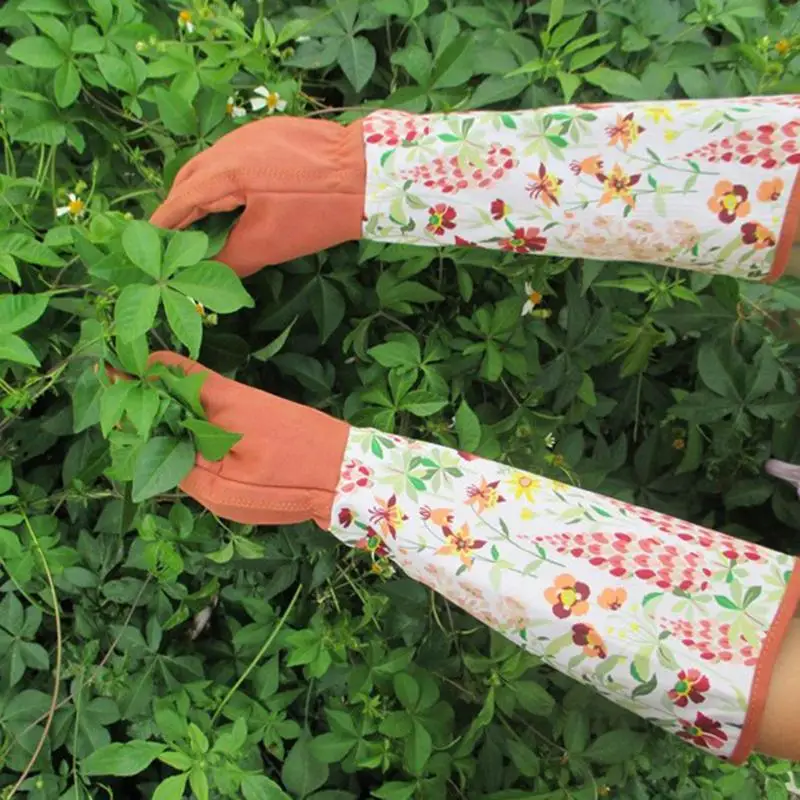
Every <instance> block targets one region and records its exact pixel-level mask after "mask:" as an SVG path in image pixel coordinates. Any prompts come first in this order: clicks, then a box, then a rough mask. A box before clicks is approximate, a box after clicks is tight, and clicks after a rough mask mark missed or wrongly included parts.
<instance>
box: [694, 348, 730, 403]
mask: <svg viewBox="0 0 800 800" xmlns="http://www.w3.org/2000/svg"><path fill="white" fill-rule="evenodd" d="M697 371H698V373H699V374H700V379H701V380H702V381H703V383H704V384H705V385H706V386H707V387H708V388H709V389H711V391H712V392H715V393H716V394H718V395H721V396H722V397H726V398H728V399H730V400H734V401H736V400H739V392H738V390H737V389H736V384H735V383H734V381H733V377H732V376H731V374H730V373H729V372H728V369H727V367H726V366H725V363H724V362H723V360H722V358H721V357H720V355H719V353H718V352H717V350H716V347H715V345H714V344H713V343H711V342H704V343H703V344H702V345H700V349H699V351H698V353H697Z"/></svg>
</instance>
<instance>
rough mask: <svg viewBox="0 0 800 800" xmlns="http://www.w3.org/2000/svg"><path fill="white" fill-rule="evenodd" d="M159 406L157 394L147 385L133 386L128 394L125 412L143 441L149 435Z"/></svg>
mask: <svg viewBox="0 0 800 800" xmlns="http://www.w3.org/2000/svg"><path fill="white" fill-rule="evenodd" d="M159 405H160V397H159V394H158V392H156V391H155V389H154V387H152V386H149V385H147V384H140V385H138V386H135V387H134V388H133V389H131V391H130V392H129V394H128V398H127V401H126V403H125V411H126V413H127V415H128V419H129V420H130V421H131V422H132V423H133V426H134V428H136V430H137V431H138V433H139V436H141V437H142V438H143V439H144V438H147V437H148V436H149V435H150V431H151V429H152V427H153V422H154V421H155V418H156V414H157V413H158V407H159Z"/></svg>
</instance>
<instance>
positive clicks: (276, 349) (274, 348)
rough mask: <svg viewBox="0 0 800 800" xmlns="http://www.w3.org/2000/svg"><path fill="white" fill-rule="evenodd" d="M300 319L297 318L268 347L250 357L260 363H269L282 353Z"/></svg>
mask: <svg viewBox="0 0 800 800" xmlns="http://www.w3.org/2000/svg"><path fill="white" fill-rule="evenodd" d="M298 319H299V317H295V318H294V319H293V320H292V321H291V322H290V323H289V324H288V325H287V326H286V327H285V328H284V329H283V330H282V331H281V332H280V333H279V334H278V335H277V336H276V337H275V338H274V339H273V340H272V341H271V342H270V343H269V344H268V345H266V346H265V347H262V348H261V349H260V350H256V351H255V352H254V353H251V354H250V355H251V356H252V357H253V358H257V359H258V360H259V361H269V360H270V359H271V358H272V357H273V356H275V355H277V354H278V353H280V351H281V350H283V346H284V345H285V344H286V340H287V339H288V338H289V334H290V333H291V332H292V328H293V327H294V325H295V323H296V322H297V320H298Z"/></svg>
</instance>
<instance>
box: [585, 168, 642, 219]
mask: <svg viewBox="0 0 800 800" xmlns="http://www.w3.org/2000/svg"><path fill="white" fill-rule="evenodd" d="M595 177H596V178H597V180H598V181H600V183H602V184H603V188H604V189H605V191H604V192H603V195H602V197H601V198H600V203H599V205H601V206H604V205H606V204H608V203H611V202H613V201H614V200H622V202H623V203H625V205H626V206H630V207H631V208H633V207H634V206H635V205H636V198H635V197H634V196H633V194H632V193H631V189H632V188H633V187H634V186H636V184H637V183H639V181H640V180H641V178H642V175H641V173H636V174H635V175H628V174H627V173H626V172H625V170H624V169H622V167H621V166H620V165H619V164H614V166H613V167H612V168H611V172H610V173H608V174H606V173H605V172H598V173H597V175H595Z"/></svg>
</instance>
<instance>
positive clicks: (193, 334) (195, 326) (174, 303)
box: [161, 286, 203, 358]
mask: <svg viewBox="0 0 800 800" xmlns="http://www.w3.org/2000/svg"><path fill="white" fill-rule="evenodd" d="M161 302H162V303H163V304H164V311H165V312H166V314H167V322H168V323H169V327H170V328H171V329H172V332H173V333H174V334H175V336H176V337H177V339H178V341H179V342H181V343H182V344H185V345H186V347H187V349H188V350H189V355H190V357H191V358H197V356H198V355H199V353H200V343H201V342H202V340H203V320H202V318H201V317H200V314H199V313H198V311H197V307H196V306H195V304H194V303H193V302H192V301H191V300H190V299H189V298H188V297H186V295H183V294H180V292H176V291H175V290H174V289H170V287H169V286H164V287H163V288H162V289H161Z"/></svg>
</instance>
